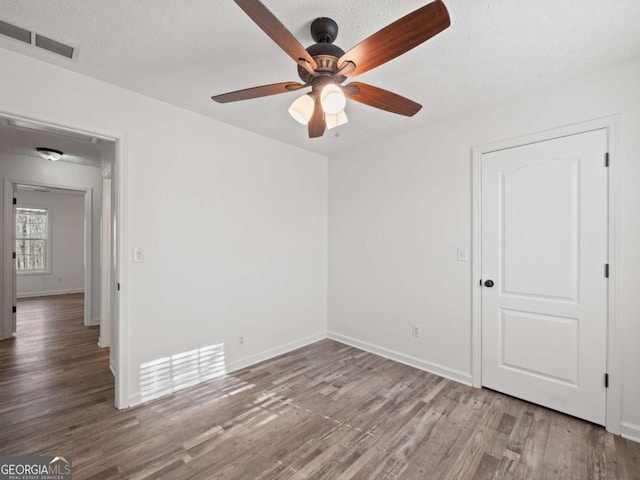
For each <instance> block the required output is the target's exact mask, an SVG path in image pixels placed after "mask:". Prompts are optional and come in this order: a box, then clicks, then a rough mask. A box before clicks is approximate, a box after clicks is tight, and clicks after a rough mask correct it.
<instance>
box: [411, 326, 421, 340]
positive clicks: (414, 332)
mask: <svg viewBox="0 0 640 480" xmlns="http://www.w3.org/2000/svg"><path fill="white" fill-rule="evenodd" d="M411 335H413V336H414V337H416V338H420V327H419V326H418V325H411Z"/></svg>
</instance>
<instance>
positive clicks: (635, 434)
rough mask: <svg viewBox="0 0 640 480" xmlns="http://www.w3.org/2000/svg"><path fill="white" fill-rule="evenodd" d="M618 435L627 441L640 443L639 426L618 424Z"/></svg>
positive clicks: (626, 423) (625, 423)
mask: <svg viewBox="0 0 640 480" xmlns="http://www.w3.org/2000/svg"><path fill="white" fill-rule="evenodd" d="M620 435H621V436H622V437H623V438H626V439H627V440H633V441H634V442H638V443H640V425H634V424H633V423H629V422H620Z"/></svg>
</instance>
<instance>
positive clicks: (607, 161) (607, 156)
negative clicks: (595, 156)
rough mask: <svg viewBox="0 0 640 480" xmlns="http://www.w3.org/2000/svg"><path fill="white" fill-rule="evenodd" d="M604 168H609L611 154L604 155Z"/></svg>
mask: <svg viewBox="0 0 640 480" xmlns="http://www.w3.org/2000/svg"><path fill="white" fill-rule="evenodd" d="M604 166H605V167H608V166H609V152H607V153H605V154H604Z"/></svg>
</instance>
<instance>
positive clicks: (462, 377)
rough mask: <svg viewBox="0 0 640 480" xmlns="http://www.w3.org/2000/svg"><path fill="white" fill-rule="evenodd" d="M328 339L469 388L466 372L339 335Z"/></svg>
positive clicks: (333, 335) (468, 376) (335, 334)
mask: <svg viewBox="0 0 640 480" xmlns="http://www.w3.org/2000/svg"><path fill="white" fill-rule="evenodd" d="M328 338H330V339H331V340H335V341H336V342H340V343H344V344H345V345H349V346H350V347H354V348H358V349H360V350H364V351H365V352H369V353H373V354H374V355H378V356H380V357H384V358H387V359H389V360H393V361H394V362H398V363H402V364H404V365H408V366H410V367H413V368H417V369H418V370H423V371H425V372H429V373H433V374H434V375H438V376H440V377H444V378H448V379H449V380H453V381H454V382H458V383H462V384H464V385H469V386H471V375H469V374H468V373H466V372H462V371H460V370H455V369H453V368H449V367H445V366H444V365H439V364H437V363H433V362H428V361H426V360H422V359H420V358H417V357H413V356H411V355H406V354H404V353H401V352H397V351H395V350H391V349H388V348H385V347H381V346H379V345H374V344H372V343H369V342H364V341H362V340H357V339H355V338H352V337H348V336H346V335H341V334H339V333H335V332H329V333H328Z"/></svg>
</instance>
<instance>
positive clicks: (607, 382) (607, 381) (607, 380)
mask: <svg viewBox="0 0 640 480" xmlns="http://www.w3.org/2000/svg"><path fill="white" fill-rule="evenodd" d="M604 388H609V374H608V373H605V374H604Z"/></svg>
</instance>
